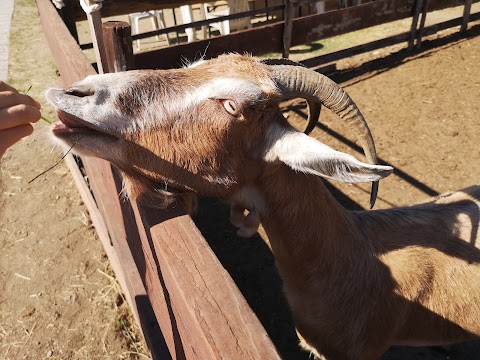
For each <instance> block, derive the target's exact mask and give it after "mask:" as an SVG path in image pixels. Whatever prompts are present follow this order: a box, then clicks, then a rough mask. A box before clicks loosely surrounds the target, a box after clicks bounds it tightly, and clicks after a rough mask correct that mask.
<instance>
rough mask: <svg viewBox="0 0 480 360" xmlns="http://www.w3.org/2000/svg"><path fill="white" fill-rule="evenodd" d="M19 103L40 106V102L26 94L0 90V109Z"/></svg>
mask: <svg viewBox="0 0 480 360" xmlns="http://www.w3.org/2000/svg"><path fill="white" fill-rule="evenodd" d="M19 104H25V105H30V106H35V107H36V108H37V109H40V108H41V105H40V103H39V102H38V101H36V100H34V99H32V97H30V96H28V95H23V94H19V93H18V92H15V91H10V90H8V91H0V109H5V108H8V107H11V106H15V105H19Z"/></svg>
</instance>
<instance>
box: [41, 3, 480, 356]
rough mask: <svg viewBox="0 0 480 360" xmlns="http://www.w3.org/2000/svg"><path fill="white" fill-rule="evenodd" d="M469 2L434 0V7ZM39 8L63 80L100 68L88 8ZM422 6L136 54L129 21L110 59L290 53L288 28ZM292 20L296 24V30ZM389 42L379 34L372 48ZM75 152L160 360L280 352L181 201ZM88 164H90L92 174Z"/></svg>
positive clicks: (362, 21)
mask: <svg viewBox="0 0 480 360" xmlns="http://www.w3.org/2000/svg"><path fill="white" fill-rule="evenodd" d="M419 1H420V0H419ZM194 2H195V1H192V3H194ZM460 3H462V2H461V1H457V0H450V1H447V0H430V1H429V10H436V9H441V8H445V7H447V6H453V5H458V4H460ZM468 3H469V4H471V1H467V5H468ZM67 4H68V2H67ZM179 4H180V2H179V1H177V0H168V2H166V1H142V2H131V1H126V0H116V1H115V2H113V1H105V4H104V8H103V9H102V13H103V14H104V15H109V16H111V15H118V14H123V13H126V12H135V11H142V10H150V9H154V8H161V7H173V6H179ZM182 4H184V2H183V1H182ZM298 4H300V3H293V6H298ZM37 6H38V9H39V13H40V17H41V22H42V26H43V29H44V33H45V36H46V38H47V40H48V43H49V46H50V49H51V51H52V54H53V56H54V59H55V62H56V65H57V68H58V70H59V72H60V75H61V79H62V82H63V85H64V86H65V87H66V86H69V85H70V84H72V83H74V82H76V81H79V80H81V79H83V78H84V77H86V76H88V75H91V74H95V73H96V71H95V69H94V67H93V66H92V65H91V64H90V62H89V61H88V60H87V58H86V57H85V55H84V54H83V52H82V50H81V48H80V46H79V44H78V43H77V41H76V40H75V38H74V36H75V24H74V21H75V19H81V18H82V16H83V15H82V13H79V12H78V11H77V10H76V9H75V8H74V7H73V6H70V7H67V9H65V10H64V11H63V17H64V19H66V20H67V21H66V22H64V20H62V18H61V17H60V16H59V14H58V12H57V11H56V9H55V8H54V7H53V5H52V4H51V2H50V0H37ZM291 7H292V3H289V0H287V5H286V7H285V9H287V10H286V11H287V12H288V11H291ZM288 8H290V10H288ZM414 8H415V7H414V1H413V0H403V1H400V0H378V1H375V2H371V3H367V4H365V5H361V6H358V7H355V8H348V9H342V10H339V11H335V12H330V13H325V14H315V15H310V16H307V17H303V18H298V19H293V18H289V17H288V16H286V17H285V18H286V19H285V20H286V22H287V23H288V22H290V25H288V24H287V25H285V24H284V23H283V22H282V23H274V24H270V25H265V26H260V27H258V28H254V29H251V30H246V31H241V32H238V33H233V34H230V35H227V36H221V37H218V38H214V39H209V40H200V41H196V42H193V43H189V44H180V45H176V46H172V47H168V48H165V49H160V50H156V51H152V52H149V53H143V54H138V55H136V56H135V57H133V55H132V37H131V35H130V29H129V26H128V24H126V23H105V24H103V30H102V32H103V49H102V51H103V57H104V60H105V61H104V64H102V65H103V69H104V71H105V72H115V71H121V70H125V69H131V68H133V67H135V68H169V67H172V66H173V65H174V64H178V62H179V59H180V58H181V57H187V58H192V57H194V55H195V54H196V53H197V52H201V53H203V51H204V50H205V47H206V46H207V43H209V44H210V45H209V47H208V48H209V52H208V54H209V56H215V55H218V54H220V53H223V52H226V51H237V52H243V51H247V52H250V53H253V54H263V53H265V52H272V51H280V52H281V51H285V47H284V42H285V36H286V33H288V32H290V35H291V38H290V40H289V41H290V42H291V45H297V44H301V43H305V42H310V41H313V40H318V39H319V38H323V37H326V36H333V35H337V34H340V33H345V32H349V31H353V30H358V29H361V28H365V27H368V26H372V25H376V24H380V23H384V22H388V21H393V20H398V19H402V18H406V17H409V16H412V11H413V10H412V9H414ZM477 17H478V16H477V15H475V16H472V18H475V19H476V18H477ZM72 21H73V23H72ZM216 21H218V20H216ZM461 22H462V19H458V20H455V21H454V22H453V23H452V22H450V23H449V25H448V26H450V25H452V26H453V25H455V24H457V23H458V24H460V23H461ZM66 24H67V25H68V27H67V25H66ZM289 26H290V30H288V31H286V29H287V28H288V27H289ZM439 28H441V27H439ZM72 34H73V36H72ZM147 35H148V34H147ZM287 35H288V34H287ZM407 35H408V34H407ZM407 35H405V34H403V35H400V37H397V40H398V39H400V40H401V41H405V40H406V38H405V36H407ZM402 36H403V37H402ZM383 45H384V43H382V42H379V43H376V45H370V47H372V46H383ZM288 46H290V45H288ZM365 48H369V47H368V45H364V46H362V47H361V48H357V49H356V48H353V49H351V50H349V51H350V52H348V51H347V52H344V53H341V52H338V53H337V54H333V55H332V54H330V55H327V59H330V60H331V59H335V58H337V57H339V56H345V55H349V54H351V53H352V52H353V53H354V52H355V51H356V52H361V51H364V50H365ZM317 60H318V59H317ZM66 159H67V164H68V167H69V169H70V171H71V173H72V176H73V177H74V179H75V182H76V184H77V187H78V189H79V191H80V194H81V196H82V198H83V200H84V202H85V204H86V205H87V207H88V210H89V213H90V216H91V218H92V221H93V224H94V226H95V228H96V230H97V233H98V235H99V237H100V239H101V241H102V243H103V246H104V248H105V251H106V253H107V255H108V257H109V259H110V262H111V264H112V268H113V270H114V272H115V275H116V277H117V279H118V281H119V283H120V285H121V287H122V289H123V291H124V293H125V296H126V299H127V301H128V303H129V304H130V306H131V308H132V310H133V313H134V316H135V318H136V320H137V322H138V324H139V325H140V327H141V329H142V332H143V334H144V337H145V340H146V342H147V345H148V347H149V349H150V350H151V353H152V357H153V358H154V359H169V358H171V359H201V360H204V359H216V358H228V359H278V358H279V355H278V353H277V350H276V349H275V347H274V345H273V344H272V342H271V340H270V338H269V336H268V335H267V333H266V332H265V330H264V328H263V327H262V325H261V323H260V322H259V320H258V318H257V317H256V315H255V314H254V313H253V312H252V310H251V309H250V307H249V305H248V304H247V302H246V300H245V299H244V297H243V296H242V294H241V293H240V291H239V290H238V288H237V286H236V285H235V283H234V282H233V280H232V279H231V277H230V275H229V274H228V273H227V271H226V270H225V269H224V268H223V266H222V265H221V264H220V262H219V261H218V259H217V258H216V256H215V255H214V253H213V252H212V250H211V249H210V247H209V245H208V243H207V242H206V240H205V239H204V238H203V237H202V235H201V234H200V232H199V230H198V229H197V228H196V227H195V225H194V223H193V221H192V219H191V218H190V217H189V216H188V215H187V214H186V213H185V211H184V210H183V209H181V208H180V207H178V206H177V207H175V208H172V209H168V210H162V211H161V210H158V209H150V208H145V207H142V206H140V205H139V204H137V203H136V202H135V201H132V202H130V201H123V200H120V199H119V193H120V191H121V177H120V175H119V173H118V171H117V170H116V169H115V168H114V167H112V166H111V165H110V164H109V163H108V162H106V161H103V160H99V159H95V158H81V159H80V158H74V157H73V156H71V155H69V156H68V157H67V158H66ZM80 168H83V169H84V170H85V171H86V177H85V176H84V175H83V174H82V172H81V171H80ZM86 178H88V182H87V180H86Z"/></svg>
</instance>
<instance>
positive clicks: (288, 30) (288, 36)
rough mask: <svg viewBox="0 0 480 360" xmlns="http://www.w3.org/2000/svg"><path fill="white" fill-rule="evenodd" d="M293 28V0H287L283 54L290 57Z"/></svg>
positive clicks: (286, 57)
mask: <svg viewBox="0 0 480 360" xmlns="http://www.w3.org/2000/svg"><path fill="white" fill-rule="evenodd" d="M292 29H293V2H292V0H285V19H284V27H283V53H282V56H283V57H284V58H285V59H288V56H289V55H290V46H291V45H292Z"/></svg>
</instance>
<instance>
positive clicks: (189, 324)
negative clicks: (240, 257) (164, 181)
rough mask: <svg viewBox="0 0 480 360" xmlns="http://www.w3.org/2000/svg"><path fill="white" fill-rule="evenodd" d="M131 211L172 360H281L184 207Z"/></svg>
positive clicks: (157, 312) (135, 209)
mask: <svg viewBox="0 0 480 360" xmlns="http://www.w3.org/2000/svg"><path fill="white" fill-rule="evenodd" d="M133 209H134V212H135V214H136V219H137V223H138V228H139V233H140V238H141V242H142V246H143V248H144V251H145V258H146V260H147V261H146V263H147V265H146V275H147V276H146V277H147V284H146V286H147V291H148V293H149V296H150V299H151V300H152V302H153V304H154V309H155V311H156V314H157V319H158V320H159V323H160V326H161V328H162V331H163V333H164V334H165V338H166V340H167V344H168V346H169V349H170V352H171V353H174V354H175V356H174V358H177V359H178V358H184V359H198V360H204V359H220V358H224V359H232V360H234V359H238V360H247V359H251V360H254V359H255V360H256V359H279V358H280V357H279V355H278V354H277V351H276V349H275V347H274V346H273V344H272V343H271V340H270V339H269V337H268V336H267V334H266V332H265V330H264V328H263V326H262V325H261V323H260V321H259V320H258V318H257V317H256V316H255V314H254V313H253V312H252V311H251V309H250V307H249V305H248V303H247V302H246V300H245V298H244V297H243V295H242V294H241V293H240V291H239V290H238V288H237V286H236V285H235V283H234V282H233V280H232V279H231V277H230V275H229V274H228V272H227V271H226V270H225V269H224V268H223V266H222V265H221V264H220V262H219V260H218V259H217V258H216V256H215V254H214V253H213V251H212V249H211V248H210V247H209V245H208V243H207V242H206V240H205V239H204V238H203V236H202V235H201V233H200V231H199V230H198V229H197V228H196V227H195V224H194V223H193V221H192V219H191V218H190V216H188V215H187V214H186V213H185V211H184V210H183V209H182V208H181V206H180V205H178V204H177V205H176V206H173V207H172V208H170V209H168V210H167V211H165V210H158V209H151V208H145V207H141V206H138V205H137V204H135V203H133ZM157 279H163V281H160V282H158V281H157ZM165 300H166V301H165ZM167 327H168V328H169V329H170V331H169V332H167V331H166V330H165V329H166V328H167Z"/></svg>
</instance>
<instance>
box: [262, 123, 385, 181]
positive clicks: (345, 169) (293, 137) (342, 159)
mask: <svg viewBox="0 0 480 360" xmlns="http://www.w3.org/2000/svg"><path fill="white" fill-rule="evenodd" d="M266 160H267V161H275V160H279V161H282V162H283V163H285V164H286V165H288V166H289V167H291V168H292V169H294V170H297V171H301V172H304V173H309V174H314V175H318V176H322V177H325V178H328V179H333V180H337V181H342V182H347V183H356V182H370V181H378V180H380V179H382V178H384V177H386V176H388V175H390V174H391V173H392V171H393V168H392V167H391V166H383V165H371V164H367V163H364V162H361V161H359V160H357V159H355V158H354V157H353V156H351V155H349V154H346V153H343V152H340V151H336V150H334V149H332V148H331V147H329V146H327V145H325V144H322V143H321V142H319V141H317V140H315V139H313V138H311V137H309V136H307V135H305V134H303V133H300V132H296V131H285V132H284V133H283V134H282V135H280V136H279V137H278V138H277V139H276V140H275V141H274V143H273V145H272V147H271V148H270V149H269V150H268V152H267V155H266Z"/></svg>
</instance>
